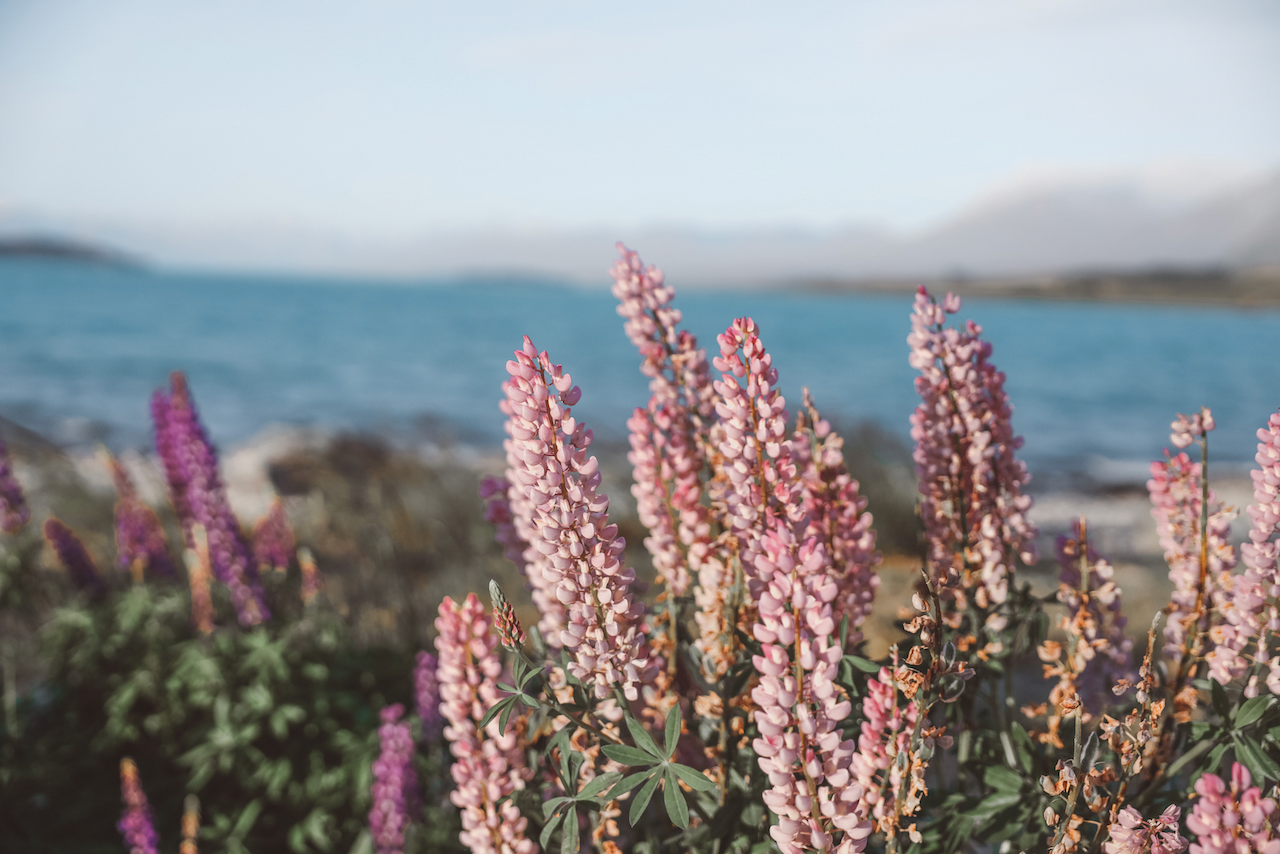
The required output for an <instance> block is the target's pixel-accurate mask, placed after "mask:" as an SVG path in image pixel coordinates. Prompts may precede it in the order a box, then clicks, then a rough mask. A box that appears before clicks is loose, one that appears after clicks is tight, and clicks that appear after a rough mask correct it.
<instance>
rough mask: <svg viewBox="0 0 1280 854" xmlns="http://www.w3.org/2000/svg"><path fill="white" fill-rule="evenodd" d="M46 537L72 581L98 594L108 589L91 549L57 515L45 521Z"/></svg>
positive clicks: (81, 587) (80, 587)
mask: <svg viewBox="0 0 1280 854" xmlns="http://www.w3.org/2000/svg"><path fill="white" fill-rule="evenodd" d="M44 538H45V541H46V542H47V543H48V544H49V546H50V547H51V548H52V549H53V551H54V554H56V555H57V556H58V560H59V562H61V563H62V566H63V568H65V569H66V570H67V576H68V577H69V578H70V579H71V583H72V584H74V585H75V586H76V587H77V588H78V589H80V590H85V591H87V592H88V593H89V594H90V595H93V596H98V595H100V594H102V593H103V592H104V591H105V590H106V589H107V584H106V581H105V580H104V579H103V577H102V572H101V571H100V570H99V569H98V565H97V564H96V563H94V561H93V556H92V555H90V554H89V550H88V549H86V548H85V547H84V543H82V542H80V538H79V537H77V536H76V534H75V531H72V530H71V529H70V528H68V527H67V526H66V524H65V523H64V522H63V521H62V520H61V519H59V518H57V517H56V516H50V517H49V518H48V519H46V520H45V523H44Z"/></svg>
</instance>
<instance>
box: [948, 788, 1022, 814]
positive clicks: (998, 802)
mask: <svg viewBox="0 0 1280 854" xmlns="http://www.w3.org/2000/svg"><path fill="white" fill-rule="evenodd" d="M1022 798H1023V795H1022V794H1021V793H1020V792H997V793H996V794H994V795H991V796H989V797H986V798H983V799H982V800H981V801H979V802H978V803H977V805H976V806H974V807H973V808H971V809H968V810H965V811H964V812H963V813H961V815H964V816H965V817H967V818H987V817H988V816H993V815H995V814H996V813H998V812H1000V810H1002V809H1007V808H1008V807H1011V806H1013V805H1014V804H1017V803H1020V802H1021V801H1022Z"/></svg>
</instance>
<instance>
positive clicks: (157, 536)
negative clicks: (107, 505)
mask: <svg viewBox="0 0 1280 854" xmlns="http://www.w3.org/2000/svg"><path fill="white" fill-rule="evenodd" d="M107 465H108V467H109V468H110V469H111V479H112V480H113V481H114V482H115V485H116V565H117V566H118V567H119V568H120V569H127V570H129V571H130V572H132V573H133V577H134V580H135V581H141V580H142V575H143V573H144V572H146V571H147V570H150V571H151V572H152V574H154V575H163V576H166V577H169V576H172V575H173V574H174V571H173V560H172V559H171V558H170V557H169V544H168V541H167V540H166V539H165V536H164V528H163V527H162V526H161V525H160V519H159V518H158V517H157V516H156V514H155V511H154V510H152V509H151V508H150V507H148V506H147V505H146V504H144V503H143V502H142V499H141V498H139V497H138V491H137V490H136V489H135V488H134V486H133V481H132V480H131V479H130V477H129V473H128V472H127V471H125V468H124V466H122V465H121V464H120V461H119V460H117V459H116V458H115V457H111V456H108V458H107Z"/></svg>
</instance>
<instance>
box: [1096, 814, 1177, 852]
mask: <svg viewBox="0 0 1280 854" xmlns="http://www.w3.org/2000/svg"><path fill="white" fill-rule="evenodd" d="M1181 817H1182V810H1180V809H1179V808H1178V807H1174V806H1170V807H1166V808H1165V811H1164V812H1163V813H1161V814H1160V816H1159V817H1158V818H1153V819H1151V820H1150V821H1144V820H1143V818H1142V813H1140V812H1138V811H1137V810H1136V809H1134V808H1133V807H1125V808H1124V809H1122V810H1120V814H1119V815H1118V816H1116V820H1115V821H1114V822H1112V823H1111V825H1110V826H1109V827H1108V828H1107V832H1108V833H1109V834H1110V837H1111V838H1110V839H1108V840H1107V841H1106V842H1104V843H1103V844H1102V850H1103V851H1104V852H1106V854H1148V853H1149V854H1180V852H1183V851H1186V850H1187V840H1185V839H1183V838H1182V836H1181V835H1180V834H1179V833H1178V819H1180V818H1181Z"/></svg>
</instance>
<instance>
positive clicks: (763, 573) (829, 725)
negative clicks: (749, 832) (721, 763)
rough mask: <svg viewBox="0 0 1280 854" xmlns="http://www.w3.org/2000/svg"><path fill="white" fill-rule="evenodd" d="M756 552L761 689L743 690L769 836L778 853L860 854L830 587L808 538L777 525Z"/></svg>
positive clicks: (856, 788)
mask: <svg viewBox="0 0 1280 854" xmlns="http://www.w3.org/2000/svg"><path fill="white" fill-rule="evenodd" d="M760 548H761V553H760V554H759V555H758V556H757V558H756V572H757V577H758V578H759V580H760V582H761V589H760V594H759V603H758V604H759V617H758V621H757V622H756V624H755V627H754V633H755V637H756V639H757V640H758V641H760V642H761V654H760V655H757V656H755V657H754V659H753V662H754V664H755V667H756V670H757V671H758V672H759V673H760V682H759V684H758V685H757V686H756V688H755V690H753V691H752V692H751V698H752V699H753V700H754V701H755V702H756V705H757V708H756V709H755V711H754V712H753V713H752V719H753V720H754V721H755V724H756V727H757V728H758V729H759V731H760V737H759V738H757V739H756V740H755V741H754V742H753V744H752V746H753V747H754V748H755V751H756V755H757V756H758V762H759V764H760V770H762V771H764V773H765V774H766V775H767V776H768V778H769V783H770V788H769V789H768V790H766V791H765V793H764V802H765V804H766V805H767V806H768V807H769V809H770V810H771V811H772V812H773V813H774V814H775V815H777V816H778V823H777V824H775V825H774V826H773V827H771V828H770V830H769V833H770V835H771V836H772V837H773V839H774V841H775V842H777V843H778V846H779V847H780V848H781V849H782V851H783V852H784V854H800V852H804V851H811V850H814V849H817V850H826V849H828V848H834V849H835V850H836V851H841V852H852V851H861V850H862V849H864V848H865V847H866V843H867V837H868V836H869V835H870V834H871V829H872V828H871V824H870V822H868V821H866V820H865V812H864V811H863V810H862V809H860V801H861V798H862V797H863V794H864V793H863V788H862V786H861V785H859V783H858V781H857V779H856V778H855V777H854V775H853V772H852V770H851V767H850V763H851V759H852V757H853V754H854V752H855V750H854V743H853V741H852V740H849V741H846V740H844V738H843V733H842V732H841V730H840V728H839V724H840V721H842V720H843V719H844V718H846V717H848V715H849V712H850V711H851V710H852V706H851V704H850V702H849V700H848V699H846V698H845V696H844V694H843V693H842V692H840V691H838V690H837V689H836V684H835V680H836V678H837V671H838V668H839V664H840V658H841V656H842V655H843V650H842V649H841V648H840V644H839V642H838V641H836V640H835V639H833V637H832V635H833V633H834V632H835V629H836V625H835V622H834V621H833V619H832V615H831V602H832V600H833V599H834V598H835V596H836V592H837V590H838V585H837V584H836V583H835V581H834V580H833V579H832V578H831V577H830V575H829V573H828V571H827V570H828V567H829V563H828V561H827V558H826V555H825V553H824V552H823V549H822V546H821V545H820V544H819V543H818V542H817V539H816V538H814V537H811V538H809V539H808V540H806V541H805V542H804V543H803V544H797V543H796V540H795V537H794V536H793V535H792V533H791V531H790V530H789V529H788V527H787V526H786V524H784V523H782V522H778V523H777V525H776V527H775V528H774V530H772V531H770V532H768V533H767V534H765V536H764V537H763V538H762V540H761V543H760ZM798 774H799V775H802V776H797V775H798ZM814 794H816V795H817V799H816V801H815V800H814V798H813V795H814Z"/></svg>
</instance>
